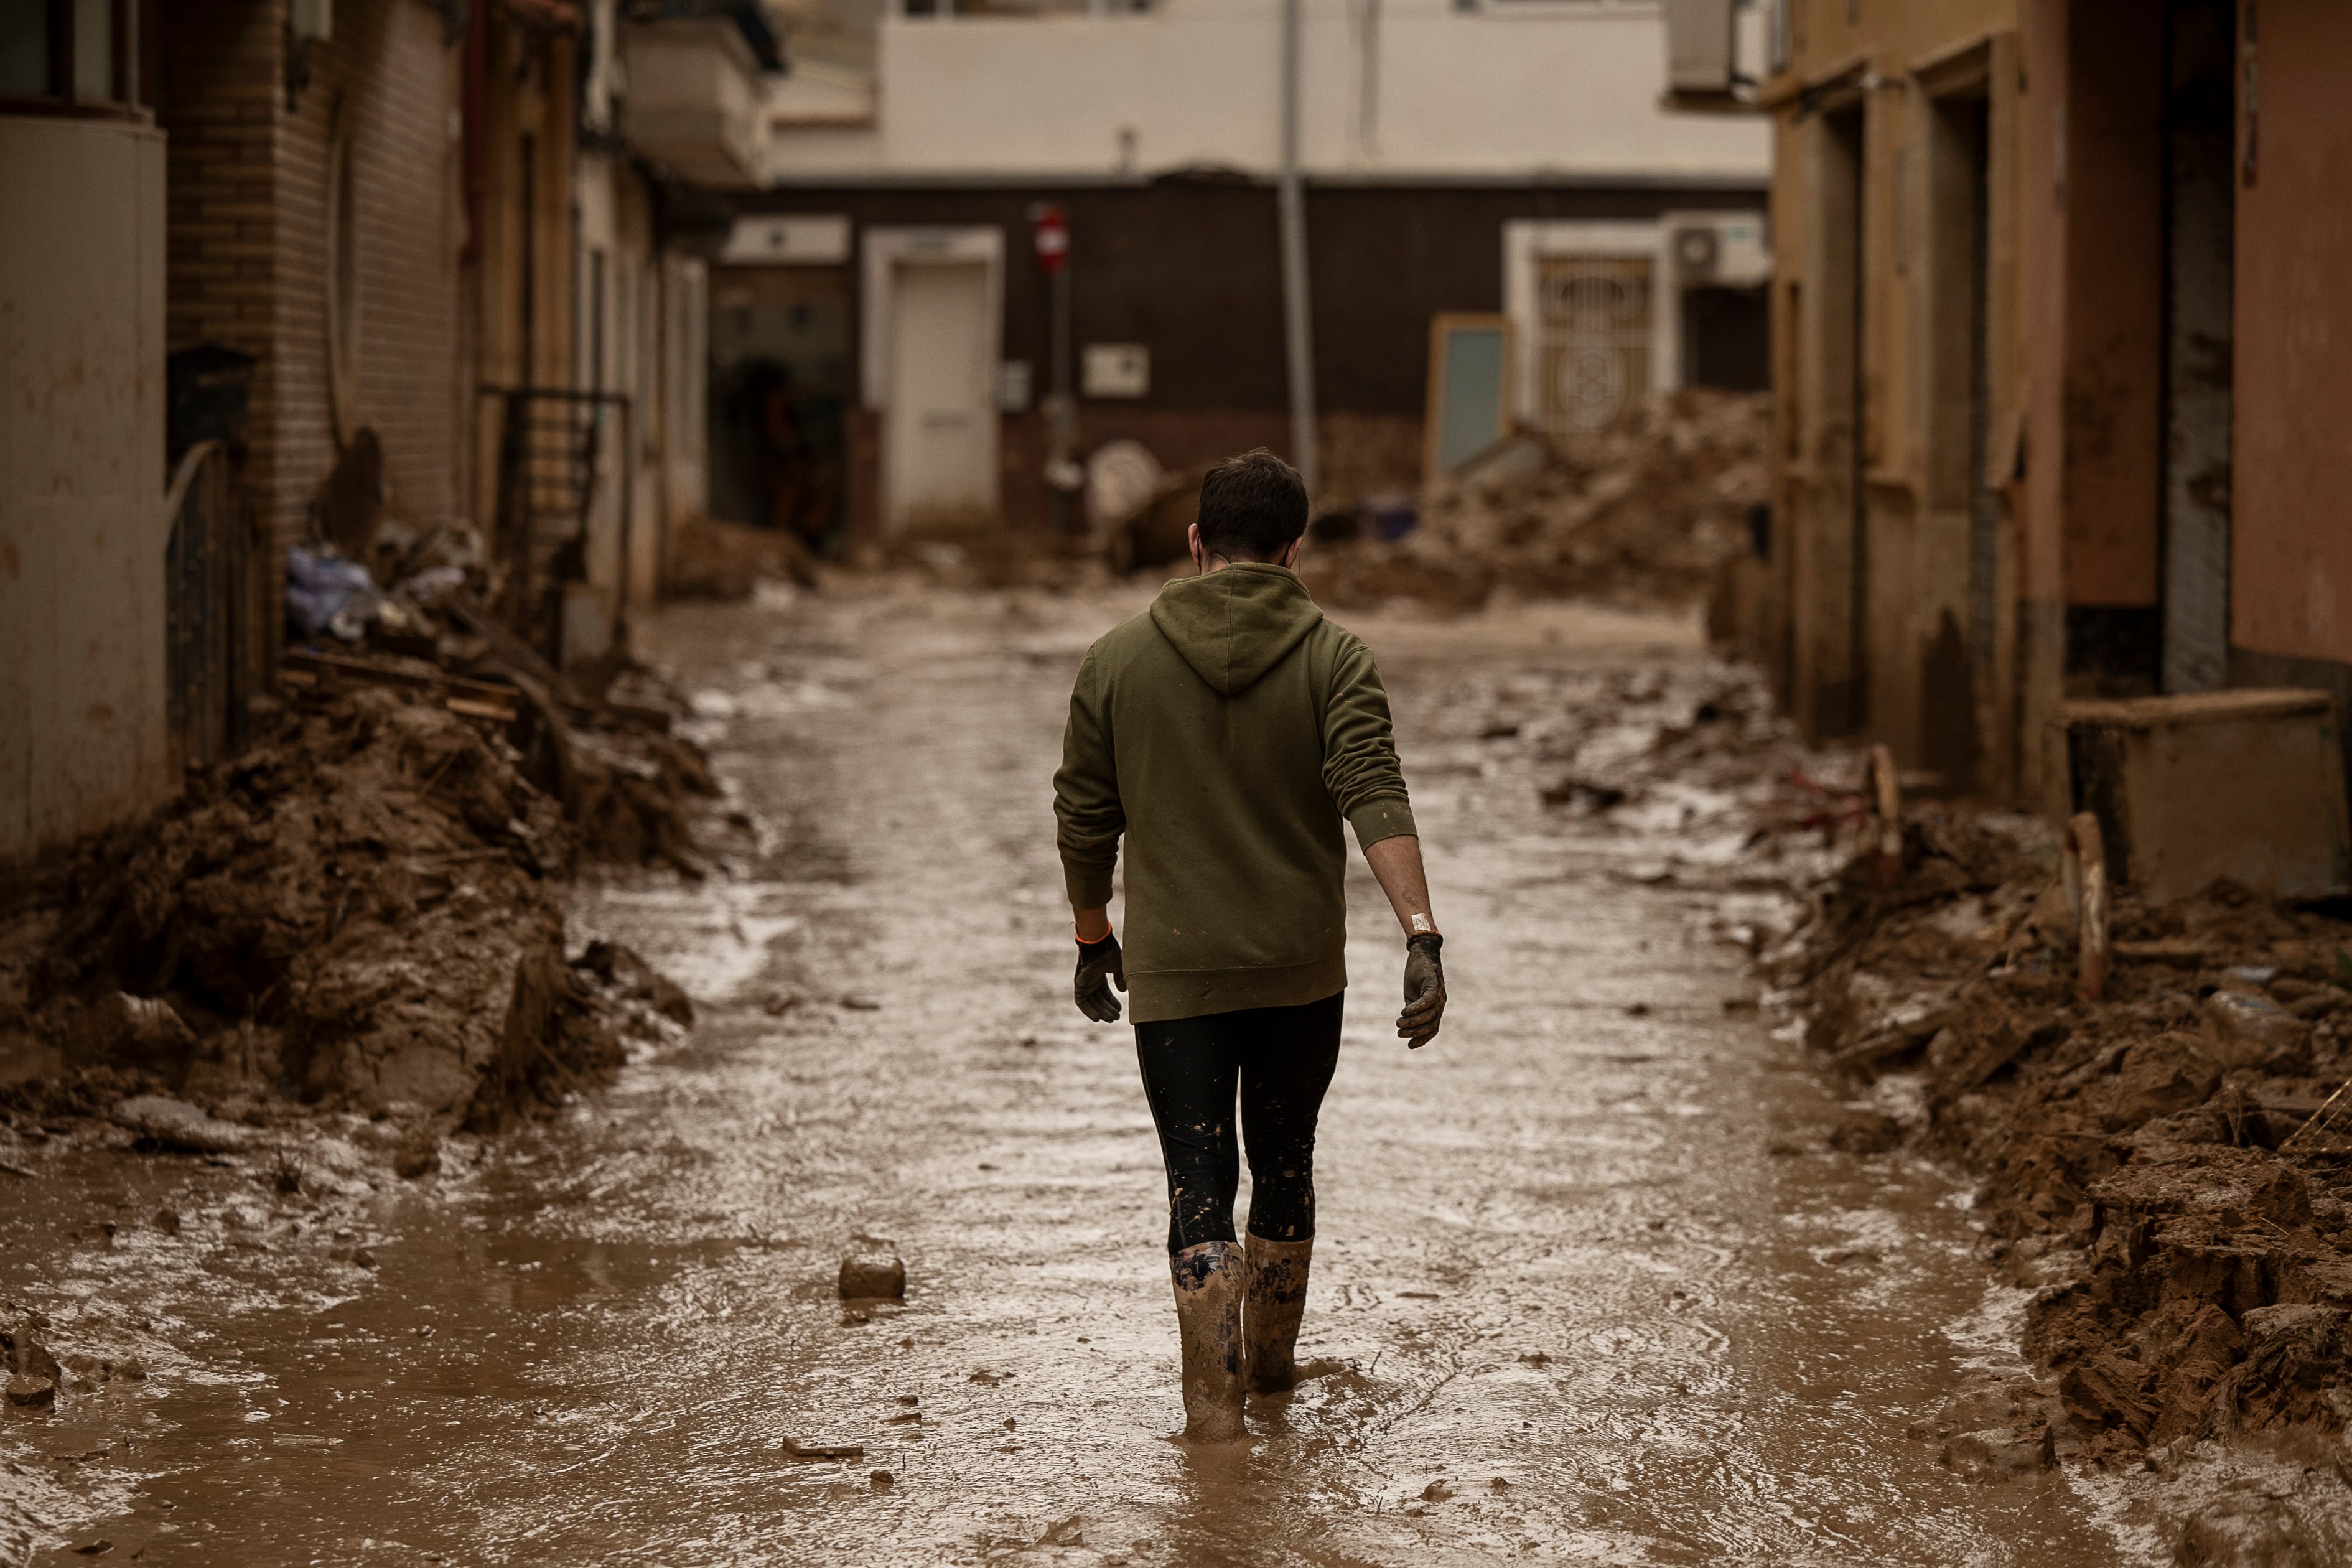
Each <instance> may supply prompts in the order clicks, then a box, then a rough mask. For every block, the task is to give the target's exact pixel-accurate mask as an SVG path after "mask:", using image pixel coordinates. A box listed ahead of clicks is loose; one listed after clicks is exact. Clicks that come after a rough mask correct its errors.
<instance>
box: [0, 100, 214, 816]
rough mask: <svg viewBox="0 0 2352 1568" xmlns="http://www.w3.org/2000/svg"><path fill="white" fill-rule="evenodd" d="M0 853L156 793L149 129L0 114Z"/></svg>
mask: <svg viewBox="0 0 2352 1568" xmlns="http://www.w3.org/2000/svg"><path fill="white" fill-rule="evenodd" d="M0 212H5V213H6V214H7V215H8V217H7V227H8V232H9V235H10V238H9V240H8V241H7V242H6V243H0V861H5V860H9V859H15V858H21V857H26V856H29V855H31V854H33V853H35V852H37V851H38V850H41V849H44V848H47V847H52V846H55V845H58V844H63V843H65V842H67V841H68V840H70V839H72V838H73V837H77V836H79V835H80V834H83V833H87V832H89V831H91V830H93V829H95V828H100V827H104V826H108V825H110V824H112V823H115V822H120V821H122V820H124V819H126V818H128V817H131V816H136V815H137V814H139V813H140V812H142V811H143V810H145V809H147V808H148V807H150V806H152V805H155V804H157V803H158V802H160V801H161V800H163V798H164V797H165V796H166V795H169V794H170V793H171V791H172V789H173V785H174V784H175V782H176V781H174V780H173V778H171V776H170V775H169V773H168V766H169V764H168V760H167V758H168V748H167V743H166V738H165V731H164V726H165V718H164V708H165V693H164V668H163V622H164V605H163V552H164V546H165V544H166V542H167V541H168V539H169V535H170V528H171V523H170V520H169V519H168V518H167V517H166V516H165V515H164V510H163V487H164V475H163V136H162V134H161V133H160V132H156V131H154V130H153V129H152V128H150V127H144V126H138V125H132V124H129V123H126V122H123V121H104V120H67V119H49V118H40V119H9V118H0Z"/></svg>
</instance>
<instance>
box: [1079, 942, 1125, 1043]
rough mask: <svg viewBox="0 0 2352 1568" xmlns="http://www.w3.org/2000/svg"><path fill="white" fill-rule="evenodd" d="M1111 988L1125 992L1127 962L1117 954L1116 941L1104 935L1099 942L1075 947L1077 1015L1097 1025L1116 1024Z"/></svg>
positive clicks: (1114, 997)
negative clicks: (1084, 1016) (1078, 1013)
mask: <svg viewBox="0 0 2352 1568" xmlns="http://www.w3.org/2000/svg"><path fill="white" fill-rule="evenodd" d="M1112 984H1117V985H1118V988H1119V989H1120V990H1121V991H1124V990H1126V989H1127V959H1126V956H1125V955H1124V954H1122V953H1121V952H1119V951H1118V936H1117V935H1116V934H1115V933H1113V932H1110V931H1105V932H1104V933H1103V939H1102V940H1101V941H1100V942H1080V943H1078V973H1077V978H1076V982H1075V985H1076V991H1077V997H1078V1011H1079V1012H1081V1013H1084V1014H1085V1015H1086V1016H1087V1017H1089V1018H1092V1019H1093V1020H1094V1021H1095V1022H1096V1023H1097V1024H1116V1023H1118V997H1116V996H1114V995H1112V994H1111V992H1110V988H1111V986H1112Z"/></svg>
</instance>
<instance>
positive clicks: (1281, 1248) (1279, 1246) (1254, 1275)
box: [1242, 1236, 1315, 1394]
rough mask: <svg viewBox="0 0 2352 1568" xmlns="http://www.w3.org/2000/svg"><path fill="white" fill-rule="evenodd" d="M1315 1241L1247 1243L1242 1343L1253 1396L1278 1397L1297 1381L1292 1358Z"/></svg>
mask: <svg viewBox="0 0 2352 1568" xmlns="http://www.w3.org/2000/svg"><path fill="white" fill-rule="evenodd" d="M1314 1250H1315V1238H1314V1237H1307V1239H1306V1240H1305V1241H1268V1240H1266V1238H1265V1237H1262V1236H1253V1237H1250V1238H1249V1296H1248V1299H1247V1300H1245V1301H1244V1303H1243V1305H1242V1338H1243V1342H1244V1343H1245V1344H1246V1345H1247V1347H1248V1363H1249V1386H1250V1392H1251V1393H1253V1394H1280V1393H1282V1392H1283V1391H1284V1390H1285V1389H1286V1388H1289V1387H1290V1386H1291V1385H1292V1384H1295V1383H1297V1381H1298V1368H1297V1364H1296V1363H1294V1362H1293V1361H1292V1359H1291V1357H1292V1353H1293V1352H1295V1351H1297V1348H1298V1320H1299V1317H1300V1315H1301V1314H1302V1313H1304V1312H1305V1311H1306V1310H1307V1258H1308V1256H1309V1255H1310V1254H1311V1253H1313V1252H1314Z"/></svg>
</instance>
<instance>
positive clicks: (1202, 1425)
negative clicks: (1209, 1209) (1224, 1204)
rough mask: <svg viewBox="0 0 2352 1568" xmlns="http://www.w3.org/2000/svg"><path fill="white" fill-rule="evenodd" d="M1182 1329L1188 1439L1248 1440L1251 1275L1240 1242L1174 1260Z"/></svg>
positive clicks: (1213, 1244)
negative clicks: (1246, 1322)
mask: <svg viewBox="0 0 2352 1568" xmlns="http://www.w3.org/2000/svg"><path fill="white" fill-rule="evenodd" d="M1168 1264H1169V1270H1168V1271H1169V1273H1170V1275H1171V1277H1172V1278H1173V1279H1174V1280H1175V1284H1176V1331H1177V1333H1178V1335H1179V1336H1180V1337H1181V1340H1182V1342H1183V1346H1184V1436H1187V1437H1189V1438H1191V1439H1192V1440H1193V1441H1194V1442H1196V1443H1232V1442H1237V1441H1239V1440H1240V1438H1241V1436H1242V1291H1243V1288H1244V1279H1245V1277H1246V1276H1247V1274H1248V1271H1249V1264H1248V1260H1247V1259H1246V1258H1244V1256H1243V1254H1242V1245H1241V1243H1240V1242H1238V1241H1204V1242H1202V1243H1201V1244H1200V1245H1199V1246H1197V1247H1186V1248H1185V1249H1184V1250H1183V1251H1181V1252H1180V1253H1178V1254H1176V1256H1175V1257H1173V1258H1170V1259H1169V1260H1168Z"/></svg>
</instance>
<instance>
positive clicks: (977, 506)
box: [882, 261, 996, 532]
mask: <svg viewBox="0 0 2352 1568" xmlns="http://www.w3.org/2000/svg"><path fill="white" fill-rule="evenodd" d="M988 294H989V290H988V268H987V266H986V264H985V263H982V262H978V261H899V262H898V263H896V264H895V265H894V266H893V267H892V268H891V278H890V380H889V392H888V400H889V401H888V407H887V410H886V412H885V414H884V423H883V448H882V449H883V461H884V464H885V466H886V473H887V481H886V493H887V498H888V519H889V521H888V526H889V528H890V530H891V531H894V532H896V531H899V530H902V529H905V528H907V527H908V526H910V525H919V524H942V523H944V524H957V523H974V522H984V521H989V520H991V519H992V518H993V517H994V516H995V515H996V403H995V397H994V391H995V381H996V375H995V369H996V367H995V366H994V365H992V364H991V363H989V361H990V357H991V353H992V350H991V340H992V333H991V332H990V331H989V330H988V329H989V308H988Z"/></svg>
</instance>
